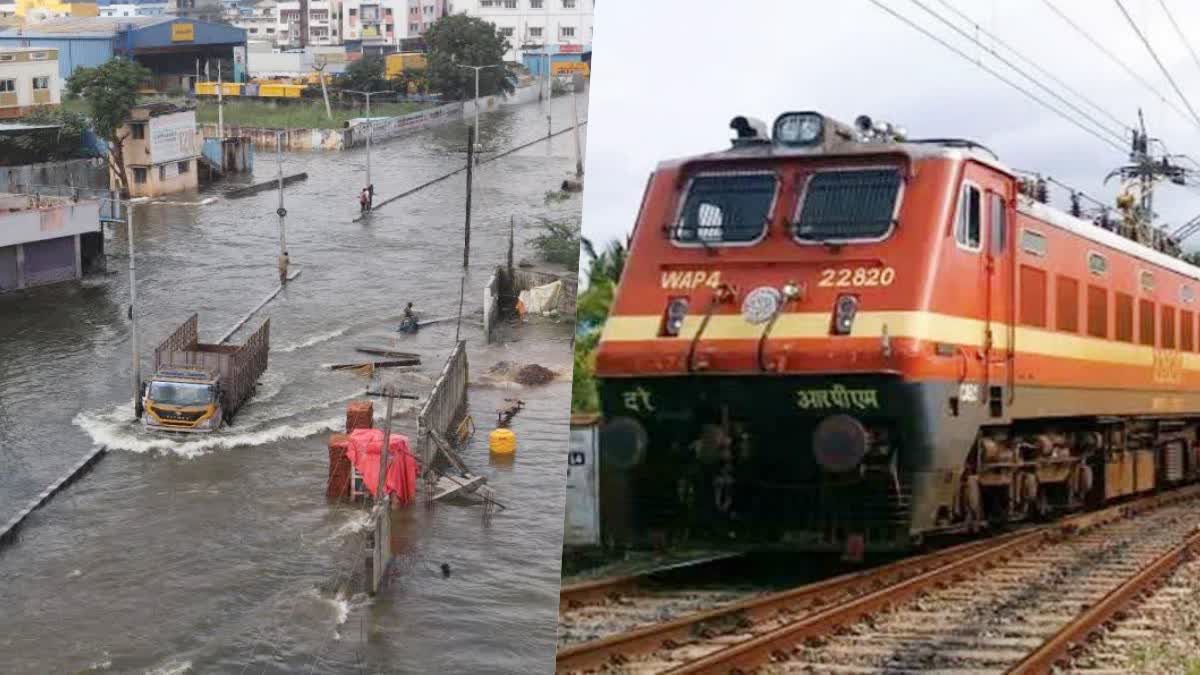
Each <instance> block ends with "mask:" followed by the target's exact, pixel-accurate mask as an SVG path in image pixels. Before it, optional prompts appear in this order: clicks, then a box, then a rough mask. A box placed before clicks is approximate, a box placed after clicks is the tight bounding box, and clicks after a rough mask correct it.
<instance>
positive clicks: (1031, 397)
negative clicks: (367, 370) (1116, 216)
mask: <svg viewBox="0 0 1200 675" xmlns="http://www.w3.org/2000/svg"><path fill="white" fill-rule="evenodd" d="M731 127H732V128H733V129H734V130H735V131H736V135H737V137H736V138H735V139H734V141H733V147H732V148H729V149H727V150H725V151H722V152H716V153H712V154H706V155H700V156H696V157H690V158H687V159H684V160H678V161H668V162H664V163H661V164H660V165H659V166H658V167H657V169H656V170H655V171H654V173H653V174H652V175H651V177H650V180H649V183H648V185H647V188H646V192H645V196H644V198H643V202H642V207H641V210H640V212H639V215H638V217H637V222H636V224H635V229H634V232H633V236H632V240H631V246H630V250H629V256H628V261H627V263H626V267H625V271H624V276H623V278H622V279H621V282H620V285H619V288H618V290H617V294H616V298H615V301H614V303H613V308H612V312H611V315H610V317H609V319H608V321H607V322H606V324H605V326H604V328H603V333H602V337H601V341H600V344H599V347H598V350H597V353H596V373H597V377H598V380H599V382H600V384H599V386H600V398H601V406H602V411H603V415H604V418H605V424H604V428H603V432H602V436H601V444H602V445H601V452H602V454H601V458H602V468H603V470H604V473H603V477H602V481H603V483H602V490H603V492H604V502H603V504H602V514H601V516H602V528H603V531H604V537H605V539H606V541H607V542H608V543H609V544H611V545H616V546H626V547H644V546H654V545H661V544H666V543H672V544H691V545H703V546H709V547H712V546H716V547H721V548H735V549H745V548H782V549H789V550H809V551H840V550H849V551H851V552H862V551H898V550H906V549H909V548H911V547H913V546H914V545H916V544H917V543H919V542H920V541H921V540H922V538H923V537H926V536H927V535H930V534H932V533H939V532H953V531H963V530H974V529H978V528H981V527H984V526H987V525H989V524H996V523H999V522H1004V521H1014V520H1020V519H1025V518H1032V517H1039V516H1048V515H1050V514H1053V513H1055V512H1060V511H1065V510H1076V509H1080V508H1084V507H1086V506H1088V505H1094V504H1099V503H1104V502H1108V501H1111V500H1115V499H1120V498H1122V497H1126V496H1128V495H1132V494H1136V493H1142V492H1146V491H1150V490H1154V489H1157V488H1159V487H1161V486H1164V485H1170V484H1175V483H1180V482H1184V481H1188V480H1191V479H1193V478H1195V477H1197V476H1198V475H1200V462H1198V453H1197V440H1196V439H1197V424H1200V376H1198V372H1200V354H1198V349H1200V335H1198V331H1197V326H1196V321H1197V311H1196V288H1197V287H1200V269H1197V268H1196V267H1193V266H1192V265H1190V264H1187V263H1185V262H1183V261H1181V260H1179V259H1178V258H1176V257H1173V256H1171V255H1168V254H1166V253H1163V252H1161V251H1159V250H1155V248H1153V247H1150V246H1146V245H1143V244H1140V243H1137V242H1136V241H1133V240H1131V239H1130V238H1128V237H1126V236H1122V235H1121V234H1119V233H1117V232H1114V231H1110V230H1108V229H1105V228H1103V227H1100V226H1098V225H1097V224H1095V223H1093V222H1089V221H1086V220H1082V219H1079V218H1076V217H1073V216H1071V215H1068V214H1067V213H1064V212H1062V211H1059V210H1056V209H1053V208H1051V207H1049V206H1048V205H1046V204H1045V203H1043V201H1044V200H1042V201H1039V200H1038V199H1037V198H1036V197H1035V196H1031V195H1029V194H1026V192H1027V190H1024V189H1023V188H1022V185H1023V183H1022V181H1021V179H1019V178H1018V177H1017V175H1016V174H1015V173H1014V172H1013V171H1011V170H1010V169H1008V168H1006V167H1005V166H1004V165H1002V164H1001V163H1000V162H999V161H997V159H996V158H995V157H994V156H993V155H992V154H991V153H990V152H989V151H988V150H986V149H985V148H983V147H982V146H980V145H978V144H975V143H972V142H969V141H960V140H953V139H934V140H906V139H905V138H904V137H903V135H902V133H901V132H899V131H898V130H896V129H894V128H892V127H891V126H890V125H886V124H876V123H872V122H871V121H870V120H869V119H867V118H865V117H864V118H860V119H859V121H858V122H857V123H856V124H855V125H854V126H849V125H845V124H841V123H838V122H836V121H834V120H832V119H829V118H826V117H824V116H822V115H820V114H817V113H812V112H799V113H787V114H784V115H781V116H780V117H779V118H778V119H777V120H776V121H775V124H774V126H773V129H771V130H770V131H768V130H767V128H766V126H765V125H764V124H763V123H762V122H759V121H757V120H753V119H749V118H744V117H738V118H735V119H734V120H733V123H732V124H731Z"/></svg>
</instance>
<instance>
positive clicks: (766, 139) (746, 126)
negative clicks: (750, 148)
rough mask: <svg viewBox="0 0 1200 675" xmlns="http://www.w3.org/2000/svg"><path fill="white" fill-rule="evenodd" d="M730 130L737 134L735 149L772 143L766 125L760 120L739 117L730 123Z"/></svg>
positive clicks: (743, 116)
mask: <svg viewBox="0 0 1200 675" xmlns="http://www.w3.org/2000/svg"><path fill="white" fill-rule="evenodd" d="M729 128H730V129H733V130H734V131H736V132H737V138H735V139H733V147H735V148H738V147H743V146H747V145H755V144H758V143H770V142H771V136H770V133H769V132H768V131H767V125H766V123H764V122H763V121H762V120H760V119H758V118H755V117H746V116H745V115H738V116H737V117H735V118H733V119H732V120H730V121H729Z"/></svg>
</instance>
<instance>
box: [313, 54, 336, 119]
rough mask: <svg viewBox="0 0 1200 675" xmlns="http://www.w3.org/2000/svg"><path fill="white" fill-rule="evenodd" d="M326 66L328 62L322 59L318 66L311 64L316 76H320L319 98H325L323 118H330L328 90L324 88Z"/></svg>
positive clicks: (331, 112)
mask: <svg viewBox="0 0 1200 675" xmlns="http://www.w3.org/2000/svg"><path fill="white" fill-rule="evenodd" d="M328 66H329V63H328V62H327V61H325V60H322V62H321V67H320V68H317V67H316V66H313V68H314V69H315V70H316V71H317V77H319V78H321V98H323V99H325V118H326V119H330V120H332V119H333V111H331V110H330V109H329V90H328V89H326V88H325V68H327V67H328Z"/></svg>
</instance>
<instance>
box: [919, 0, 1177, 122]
mask: <svg viewBox="0 0 1200 675" xmlns="http://www.w3.org/2000/svg"><path fill="white" fill-rule="evenodd" d="M937 1H938V3H939V4H941V5H942V6H943V7H945V8H946V9H947V10H949V11H950V12H952V13H953V14H955V15H957V16H958V17H959V18H960V19H962V20H963V21H966V22H967V23H969V24H971V25H972V26H973V27H974V28H975V30H977V31H979V32H980V33H982V34H984V35H986V36H987V37H989V38H991V39H992V41H993V42H995V43H996V44H998V45H1000V46H1001V47H1004V48H1005V49H1007V50H1008V51H1010V52H1012V53H1013V55H1014V56H1016V57H1017V58H1018V59H1020V60H1021V61H1023V62H1025V63H1026V64H1028V65H1029V66H1030V67H1031V68H1033V69H1035V70H1037V71H1038V72H1039V73H1041V74H1042V75H1044V76H1045V77H1047V78H1049V79H1050V80H1052V81H1053V82H1054V83H1055V84H1057V85H1058V86H1059V87H1062V88H1063V89H1064V90H1065V91H1067V92H1068V93H1069V94H1071V95H1073V96H1074V97H1075V98H1077V99H1079V100H1080V101H1083V102H1084V103H1086V104H1088V105H1089V106H1091V108H1092V109H1093V110H1095V111H1097V112H1099V113H1100V114H1101V115H1104V116H1105V117H1107V118H1108V119H1110V120H1112V121H1113V122H1114V123H1115V124H1116V125H1117V126H1118V127H1120V128H1121V130H1122V133H1121V135H1120V136H1121V139H1122V140H1124V139H1126V138H1128V136H1129V132H1131V131H1133V130H1134V129H1133V127H1131V126H1129V125H1128V124H1126V123H1125V122H1123V121H1121V119H1120V118H1118V117H1117V116H1116V115H1113V114H1112V113H1110V112H1109V111H1108V110H1106V109H1105V108H1104V107H1103V106H1101V105H1100V104H1098V103H1096V102H1095V101H1093V100H1091V99H1089V98H1088V97H1086V96H1084V95H1083V94H1081V93H1079V92H1078V91H1076V90H1075V89H1074V88H1072V87H1071V85H1070V84H1068V83H1067V82H1064V81H1063V80H1062V79H1060V78H1058V77H1055V75H1054V74H1053V73H1051V72H1050V71H1048V70H1046V69H1045V68H1043V67H1042V66H1041V65H1040V64H1038V63H1037V62H1036V61H1034V60H1033V59H1031V58H1029V57H1027V56H1025V55H1024V54H1022V53H1021V52H1020V51H1019V50H1017V48H1016V47H1013V46H1012V45H1010V44H1008V43H1007V42H1005V41H1004V40H1002V39H1000V37H999V36H998V35H996V34H995V33H992V32H990V31H988V30H987V29H986V28H984V27H983V26H980V25H979V23H977V22H976V21H975V20H974V19H972V18H971V17H970V16H968V15H967V14H966V13H964V12H963V11H962V10H960V9H958V8H957V7H955V6H954V5H952V4H951V3H950V2H949V0H937ZM914 2H915V0H914ZM1160 2H1161V0H1160ZM925 11H929V10H928V9H926V10H925ZM943 22H945V20H944V19H943ZM959 32H961V31H959ZM968 37H970V36H968ZM971 39H972V40H974V41H975V42H976V43H977V44H979V45H980V46H981V47H984V48H985V49H987V47H985V46H984V45H983V44H982V43H980V42H979V40H978V39H976V38H974V37H972V38H971ZM989 51H991V52H992V54H996V52H995V51H993V50H990V49H989ZM996 58H1000V56H999V55H996ZM1009 67H1011V68H1013V70H1017V71H1018V72H1021V71H1020V70H1019V69H1018V68H1016V67H1014V66H1012V65H1011V64H1010V65H1009ZM1022 74H1023V75H1025V77H1026V78H1028V79H1029V80H1030V81H1033V82H1036V80H1034V79H1033V78H1032V77H1030V76H1029V75H1026V74H1025V73H1022ZM1055 95H1056V96H1057V94H1055ZM1059 98H1062V97H1061V96H1060V97H1059ZM1097 125H1098V126H1103V125H1100V124H1099V123H1097Z"/></svg>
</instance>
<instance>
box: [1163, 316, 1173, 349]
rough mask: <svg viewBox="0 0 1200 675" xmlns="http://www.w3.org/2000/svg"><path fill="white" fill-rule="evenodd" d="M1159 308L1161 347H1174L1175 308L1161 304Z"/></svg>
mask: <svg viewBox="0 0 1200 675" xmlns="http://www.w3.org/2000/svg"><path fill="white" fill-rule="evenodd" d="M1161 310H1162V320H1161V322H1160V325H1161V332H1162V348H1163V349H1175V308H1174V307H1169V306H1167V305H1163V306H1162V307H1161Z"/></svg>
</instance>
